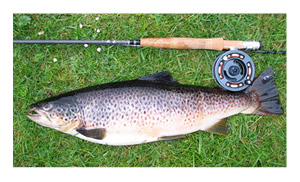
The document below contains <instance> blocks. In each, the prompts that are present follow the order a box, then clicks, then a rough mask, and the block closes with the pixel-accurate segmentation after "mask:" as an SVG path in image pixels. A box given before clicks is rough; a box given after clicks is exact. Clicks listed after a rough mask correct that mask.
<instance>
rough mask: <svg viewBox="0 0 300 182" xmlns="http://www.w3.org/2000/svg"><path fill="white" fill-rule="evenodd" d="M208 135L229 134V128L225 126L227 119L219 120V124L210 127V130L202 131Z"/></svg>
mask: <svg viewBox="0 0 300 182" xmlns="http://www.w3.org/2000/svg"><path fill="white" fill-rule="evenodd" d="M204 131H206V132H209V133H213V134H219V135H227V134H228V132H229V127H228V125H227V118H224V119H221V120H220V121H219V122H217V123H216V124H214V125H213V126H211V127H210V128H208V129H206V130H204Z"/></svg>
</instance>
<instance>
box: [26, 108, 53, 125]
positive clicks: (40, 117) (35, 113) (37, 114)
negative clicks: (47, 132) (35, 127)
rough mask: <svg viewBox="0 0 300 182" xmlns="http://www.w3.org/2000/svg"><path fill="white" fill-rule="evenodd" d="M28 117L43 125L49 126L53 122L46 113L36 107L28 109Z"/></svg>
mask: <svg viewBox="0 0 300 182" xmlns="http://www.w3.org/2000/svg"><path fill="white" fill-rule="evenodd" d="M27 117H28V118H29V119H31V120H32V121H34V122H36V123H38V124H40V125H43V126H47V127H49V125H50V123H51V121H50V120H49V118H48V116H47V115H46V114H44V113H43V112H41V111H40V110H39V109H36V108H34V107H33V108H31V109H30V110H28V111H27Z"/></svg>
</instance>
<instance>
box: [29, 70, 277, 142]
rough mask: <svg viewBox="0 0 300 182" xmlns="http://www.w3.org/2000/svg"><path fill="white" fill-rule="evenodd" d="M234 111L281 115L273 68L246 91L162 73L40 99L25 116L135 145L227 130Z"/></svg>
mask: <svg viewBox="0 0 300 182" xmlns="http://www.w3.org/2000/svg"><path fill="white" fill-rule="evenodd" d="M262 86H264V87H262ZM33 112H34V113H33ZM238 113H245V114H252V113H253V114H260V115H280V114H282V109H281V105H280V104H279V103H278V91H277V88H276V86H275V84H274V78H273V70H272V69H271V68H270V69H267V70H266V71H265V72H264V73H262V74H261V76H260V77H259V78H258V79H257V81H255V82H254V83H253V85H252V86H250V87H249V88H248V89H247V90H246V91H245V92H239V93H233V92H228V91H224V90H221V89H220V88H204V87H198V86H189V85H182V84H179V83H178V82H177V81H176V80H175V79H174V78H172V77H171V76H170V74H169V73H168V72H160V73H156V74H152V75H148V76H145V77H142V78H139V79H136V80H130V81H124V82H116V83H108V84H104V85H98V86H94V87H88V88H84V89H80V90H76V91H72V92H69V93H66V94H62V95H59V96H56V97H54V98H49V99H46V100H43V101H40V102H38V103H36V104H33V105H32V106H31V110H30V112H28V117H29V118H30V119H31V120H33V121H35V122H37V123H39V124H41V125H43V126H46V127H50V128H53V129H56V130H59V131H62V132H64V133H67V134H71V135H74V136H76V137H79V138H82V139H85V140H88V141H91V142H95V143H99V144H107V145H134V144H141V143H147V142H153V141H159V140H172V139H178V138H182V137H184V135H185V134H188V133H192V132H195V131H199V130H201V131H207V132H212V133H218V134H226V133H227V132H228V131H229V130H228V126H227V124H226V122H225V120H224V118H227V117H229V116H232V115H235V114H238Z"/></svg>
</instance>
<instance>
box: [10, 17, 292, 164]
mask: <svg viewBox="0 0 300 182" xmlns="http://www.w3.org/2000/svg"><path fill="white" fill-rule="evenodd" d="M13 24H14V25H13V39H14V40H17V39H32V40H35V39H41V40H44V39H78V40H84V39H88V40H96V39H98V40H106V39H110V40H139V39H140V38H147V37H198V38H201V37H202V38H213V37H223V38H224V39H226V40H259V41H261V42H262V44H263V49H264V50H277V51H280V50H286V15H285V14H14V16H13ZM98 29H99V30H100V32H99V30H98ZM97 30H98V31H97ZM98 47H99V46H97V45H89V46H88V47H84V46H83V45H24V44H17V45H13V48H14V49H13V76H14V77H13V88H14V92H13V166H14V167H31V166H45V167H66V166H86V167H100V166H101V167H252V166H253V167H285V166H286V154H287V153H286V151H287V148H286V55H279V54H259V53H249V55H250V56H251V58H252V59H253V61H254V62H255V65H256V69H257V72H256V76H258V75H259V73H261V72H262V71H263V70H264V69H266V68H268V67H270V66H273V68H274V70H275V77H276V84H277V86H278V90H279V97H280V102H281V103H282V106H283V110H284V114H283V115H282V116H279V117H273V116H256V115H243V114H239V115H236V116H232V117H230V118H229V119H228V122H229V124H230V129H231V130H230V132H229V134H228V135H227V136H219V135H214V134H210V133H206V132H195V133H192V134H188V135H187V137H186V138H185V139H183V140H178V141H174V142H165V141H160V142H154V143H147V144H141V145H134V146H117V147H116V146H106V145H99V144H94V143H90V142H87V141H84V140H82V139H79V138H76V137H73V136H70V135H67V134H64V133H61V132H58V131H55V130H53V129H49V128H45V127H42V126H40V125H38V124H36V123H34V122H32V121H31V120H29V119H28V118H27V117H26V111H27V110H28V106H29V105H30V104H32V103H34V102H36V101H39V100H42V99H44V98H48V97H51V96H54V95H57V94H60V93H64V92H67V91H71V90H74V89H78V88H83V87H87V86H92V85H97V84H102V83H107V82H115V81H122V80H129V79H134V78H138V77H141V76H144V75H147V74H151V73H155V72H159V71H169V72H170V73H172V75H173V77H175V78H176V79H177V80H178V81H179V82H180V83H183V84H190V85H199V86H207V87H216V86H217V84H216V83H215V82H214V80H213V78H212V75H211V69H212V65H213V61H214V59H215V58H216V57H217V56H218V55H219V54H221V53H222V52H219V51H204V50H172V49H151V48H138V47H114V46H101V51H100V52H98V51H97V48H98ZM55 59H56V60H55Z"/></svg>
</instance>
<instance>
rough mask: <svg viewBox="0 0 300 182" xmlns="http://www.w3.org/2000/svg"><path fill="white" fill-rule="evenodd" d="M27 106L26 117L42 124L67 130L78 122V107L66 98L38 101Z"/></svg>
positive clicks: (63, 130) (59, 129)
mask: <svg viewBox="0 0 300 182" xmlns="http://www.w3.org/2000/svg"><path fill="white" fill-rule="evenodd" d="M29 107H30V109H29V111H28V112H27V117H28V118H29V119H31V120H32V121H34V122H36V123H38V124H40V125H42V126H45V127H49V128H53V129H56V130H58V131H62V132H68V131H70V130H72V129H74V128H75V127H76V126H78V125H79V124H80V120H79V115H80V113H79V109H78V107H77V106H76V104H75V103H73V102H69V100H68V99H67V100H66V99H58V100H54V101H40V102H37V103H35V104H32V105H30V106H29Z"/></svg>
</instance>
